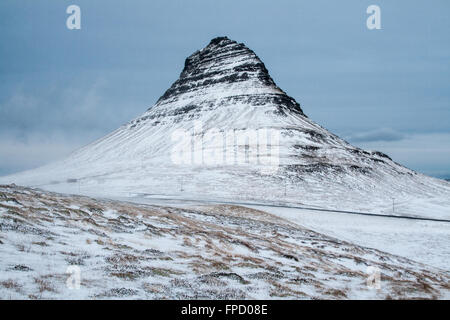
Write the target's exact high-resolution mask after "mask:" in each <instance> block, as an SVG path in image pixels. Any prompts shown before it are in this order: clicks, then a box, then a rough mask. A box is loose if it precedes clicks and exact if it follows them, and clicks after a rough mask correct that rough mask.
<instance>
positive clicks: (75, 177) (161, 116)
mask: <svg viewBox="0 0 450 320" xmlns="http://www.w3.org/2000/svg"><path fill="white" fill-rule="evenodd" d="M330 103H331V102H330ZM187 151H192V152H191V153H192V154H191V153H189V152H187ZM0 182H1V183H16V184H19V185H26V186H39V187H41V188H44V189H47V190H53V191H59V192H66V193H81V194H88V195H93V196H94V195H95V196H108V197H124V196H135V195H142V194H145V195H165V196H173V197H184V198H192V199H200V198H208V199H233V200H252V201H257V202H261V203H263V202H272V203H273V202H282V203H291V204H307V205H310V206H316V207H323V208H335V209H346V210H364V211H370V212H389V213H390V212H392V203H393V201H394V202H395V203H396V205H397V207H396V208H397V210H396V211H395V212H396V214H403V213H407V214H415V215H422V216H433V217H441V218H442V217H445V218H448V217H449V215H450V184H449V183H448V182H445V181H444V180H439V179H435V178H431V177H428V176H425V175H422V174H419V173H416V172H414V171H412V170H409V169H407V168H405V167H403V166H401V165H399V164H397V163H395V162H394V161H392V159H390V158H389V156H387V155H385V154H383V153H381V152H376V151H365V150H362V149H359V148H356V147H354V146H352V145H350V144H349V143H347V142H346V141H344V140H342V139H340V138H339V137H337V136H336V135H334V134H332V133H330V132H329V131H327V130H326V129H324V128H322V127H321V126H319V125H318V124H316V123H314V122H313V121H312V120H310V119H309V118H308V117H307V116H306V115H305V114H304V113H303V111H302V109H301V107H300V105H299V104H298V103H297V102H296V101H295V100H294V99H293V98H291V97H289V96H288V95H287V94H286V93H284V92H283V91H282V90H281V89H280V88H279V87H277V85H276V84H275V82H274V81H273V80H272V78H271V77H270V75H269V73H268V71H267V69H266V67H265V66H264V64H263V63H262V61H261V60H260V59H259V58H258V57H257V56H256V54H255V53H254V52H253V51H252V50H250V49H249V48H247V47H246V46H245V45H244V44H240V43H237V42H235V41H232V40H230V39H228V38H226V37H220V38H215V39H213V40H212V41H211V42H210V43H209V44H208V45H207V46H206V47H205V48H203V49H202V50H200V51H196V52H195V53H194V54H192V55H191V56H190V57H188V58H187V59H186V62H185V67H184V69H183V71H182V73H181V75H180V77H179V78H178V80H177V81H175V82H174V83H173V85H172V86H171V87H170V88H169V89H168V90H167V91H166V92H165V93H164V95H163V96H162V97H161V98H160V99H159V100H158V101H157V103H156V104H155V105H154V106H153V107H151V108H149V109H148V110H147V111H146V112H145V113H144V114H143V115H142V116H140V117H138V118H136V119H134V120H132V121H130V122H129V123H127V124H125V125H123V126H122V127H120V128H118V129H117V130H116V131H114V132H112V133H110V134H109V135H107V136H105V137H104V138H102V139H100V140H98V141H95V142H93V143H91V144H90V145H87V146H85V147H84V148H81V149H79V150H77V151H75V152H74V153H73V154H71V155H70V156H69V157H68V158H66V159H65V160H62V161H59V162H55V163H52V164H49V165H46V166H44V167H41V168H38V169H35V170H30V171H26V172H23V173H19V174H15V175H11V176H6V177H2V178H0ZM394 210H395V209H394Z"/></svg>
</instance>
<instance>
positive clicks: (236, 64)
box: [158, 37, 284, 102]
mask: <svg viewBox="0 0 450 320" xmlns="http://www.w3.org/2000/svg"><path fill="white" fill-rule="evenodd" d="M244 84H245V85H244ZM243 86H244V87H249V88H259V89H261V88H265V89H266V92H267V93H268V92H270V93H279V94H284V92H283V91H282V90H281V89H280V88H278V87H277V86H276V84H275V82H274V81H273V79H272V78H271V77H270V75H269V72H268V71H267V69H266V67H265V65H264V63H263V62H262V61H261V59H259V57H258V56H257V55H256V54H255V53H254V52H253V51H252V50H251V49H249V48H248V47H247V46H246V45H245V44H243V43H238V42H236V41H234V40H231V39H229V38H228V37H216V38H214V39H212V40H211V41H210V42H209V44H208V45H207V46H206V47H204V48H203V49H201V50H197V51H196V52H194V53H193V54H192V55H190V56H189V57H188V58H187V59H186V60H185V63H184V68H183V71H182V72H181V74H180V77H179V79H178V80H177V81H175V82H174V83H173V85H172V86H171V87H170V88H169V89H168V90H167V91H166V92H165V93H164V95H163V96H162V97H161V98H160V99H159V100H158V102H161V101H163V100H172V99H173V98H176V96H178V95H180V94H184V93H189V92H191V93H192V92H196V93H199V92H200V91H207V89H211V88H212V87H216V88H220V90H221V91H222V92H224V91H226V92H229V93H231V92H232V91H233V89H236V88H237V87H240V88H242V87H243Z"/></svg>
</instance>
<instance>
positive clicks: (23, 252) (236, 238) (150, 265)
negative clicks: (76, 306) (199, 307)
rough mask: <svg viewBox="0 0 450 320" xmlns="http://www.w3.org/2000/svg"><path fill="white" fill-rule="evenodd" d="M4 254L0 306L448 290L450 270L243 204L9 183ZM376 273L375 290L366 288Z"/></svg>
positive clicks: (0, 202)
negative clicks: (106, 196)
mask: <svg viewBox="0 0 450 320" xmlns="http://www.w3.org/2000/svg"><path fill="white" fill-rule="evenodd" d="M0 252H1V259H0V298H1V299H53V298H63V299H87V298H90V299H114V298H130V299H136V298H146V299H166V298H171V299H180V298H182V299H205V298H206V299H223V298H227V299H234V298H240V299H259V298H262V299H280V298H297V299H316V298H327V299H351V298H353V299H355V298H356V299H361V298H367V299H373V298H377V299H385V298H387V299H389V298H392V299H404V298H432V299H438V298H440V299H443V298H447V299H448V298H449V295H450V288H449V285H448V284H449V282H450V275H449V273H448V271H443V270H440V269H436V268H433V267H430V266H427V265H425V264H421V263H417V262H414V261H411V260H409V259H405V258H402V257H399V256H395V255H392V254H388V253H385V252H382V251H379V250H375V249H370V248H366V247H361V246H357V245H354V244H351V243H349V242H345V241H341V240H338V239H336V238H332V237H328V236H325V235H323V234H320V233H317V232H314V231H311V230H308V229H305V228H303V227H301V226H299V225H297V224H295V223H292V222H290V221H286V220H284V219H282V218H280V217H277V216H273V215H271V214H268V213H266V212H264V211H260V210H254V209H249V208H244V207H239V206H227V205H214V206H200V205H194V206H191V207H189V208H175V207H167V206H154V205H137V204H131V203H129V202H118V201H111V200H98V199H92V198H88V197H82V196H68V195H61V194H56V193H50V192H43V191H39V190H36V189H29V188H22V187H17V186H13V185H8V186H6V185H3V186H0ZM371 270H379V274H380V282H377V283H379V287H378V288H377V287H376V285H372V286H371V287H368V286H367V280H368V278H369V276H370V275H371V274H372V273H371V272H373V271H371ZM75 276H76V277H75ZM78 276H79V277H78ZM74 277H75V278H74ZM77 279H79V282H77ZM369 283H371V284H374V283H372V282H369Z"/></svg>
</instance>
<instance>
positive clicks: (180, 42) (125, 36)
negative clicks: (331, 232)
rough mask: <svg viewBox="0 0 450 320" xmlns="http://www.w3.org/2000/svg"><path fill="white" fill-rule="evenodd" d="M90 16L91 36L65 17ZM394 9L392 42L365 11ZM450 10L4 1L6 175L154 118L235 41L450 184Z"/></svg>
mask: <svg viewBox="0 0 450 320" xmlns="http://www.w3.org/2000/svg"><path fill="white" fill-rule="evenodd" d="M71 4H76V5H79V6H80V7H81V30H68V29H67V28H66V19H67V17H68V14H66V8H67V7H68V6H69V5H71ZM371 4H377V5H379V6H380V8H381V26H382V29H381V30H368V29H367V27H366V19H367V17H368V15H367V14H366V9H367V7H368V6H369V5H371ZM449 12H450V2H449V1H448V0H442V1H439V0H433V1H411V0H408V1H406V0H405V1H400V0H396V1H380V0H371V1H365V0H353V1H350V0H345V1H334V0H329V1H318V0H314V1H313V0H309V1H279V0H277V1H275V0H271V1H263V0H255V1H245V0H239V1H230V0H228V1H211V0H203V1H196V0H190V1H182V0H180V1H170V0H164V1H154V0H152V1H144V0H142V1H136V0H130V1H113V0H108V1H102V0H95V1H92V0H76V1H75V0H73V1H65V0H58V1H54V0H33V1H30V0H2V1H1V2H0V40H1V42H0V175H2V174H8V173H12V172H16V171H20V170H23V169H28V168H32V167H36V166H39V165H42V164H45V163H47V162H51V161H53V160H55V159H57V158H61V157H63V156H65V155H67V154H68V153H70V152H71V151H73V150H74V149H76V148H78V147H80V146H82V145H85V144H87V143H89V142H91V141H93V140H95V139H97V138H100V137H101V136H103V135H104V134H106V133H108V132H110V131H112V130H114V129H115V128H117V127H118V126H120V125H121V124H123V123H126V122H128V121H129V120H131V119H132V118H133V117H136V116H138V115H139V114H141V113H143V112H144V111H145V110H146V109H147V108H148V107H150V106H152V105H153V104H154V103H155V102H156V100H157V99H158V98H159V97H160V96H161V95H162V94H163V93H164V91H165V90H166V89H167V88H168V87H169V86H170V85H171V83H172V82H173V81H175V80H176V79H177V78H178V76H179V74H180V72H181V70H182V68H183V65H184V60H185V58H186V57H187V56H188V55H190V54H191V53H193V52H194V51H196V50H197V49H200V48H202V47H204V46H205V45H207V44H208V42H209V41H210V39H211V38H213V37H216V36H222V35H226V36H228V37H230V38H231V39H233V40H236V41H238V42H244V43H245V44H246V45H247V46H248V47H249V48H251V49H253V50H254V51H255V52H256V54H257V55H258V56H259V57H260V58H261V59H262V60H263V62H264V63H265V64H266V67H267V68H268V69H269V72H270V74H271V75H272V77H273V79H274V80H275V82H276V83H277V84H278V85H279V86H280V87H281V88H282V89H283V90H284V91H285V92H287V93H288V94H289V95H290V96H292V97H294V98H295V99H296V100H297V101H298V102H299V103H300V104H301V105H302V108H303V110H304V112H305V113H306V114H307V115H308V116H309V117H310V118H311V119H312V120H314V121H316V122H317V123H319V124H321V125H322V126H324V127H326V128H327V129H329V130H330V131H332V132H334V133H336V134H338V135H340V136H341V137H343V138H345V139H346V140H348V141H349V142H351V143H353V144H355V145H357V146H360V147H363V148H366V149H376V150H380V151H383V152H385V153H387V154H389V155H390V156H391V157H392V158H393V159H394V160H396V161H398V162H400V163H402V164H404V165H405V166H407V167H409V168H411V169H415V170H417V171H421V172H424V173H427V174H430V175H435V176H446V175H448V176H449V177H450V121H449V120H450V69H449V68H450V67H449V66H450V43H449V34H450V19H448V16H449Z"/></svg>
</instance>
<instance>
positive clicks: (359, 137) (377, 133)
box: [347, 128, 407, 142]
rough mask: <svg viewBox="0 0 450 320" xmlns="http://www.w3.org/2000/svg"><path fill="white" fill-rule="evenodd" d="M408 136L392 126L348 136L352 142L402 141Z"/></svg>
mask: <svg viewBox="0 0 450 320" xmlns="http://www.w3.org/2000/svg"><path fill="white" fill-rule="evenodd" d="M406 137H407V136H406V135H405V134H403V133H400V132H397V131H395V130H393V129H390V128H380V129H376V130H372V131H367V132H360V133H356V134H353V135H350V136H349V137H347V140H348V141H350V142H374V141H400V140H403V139H405V138H406Z"/></svg>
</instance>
